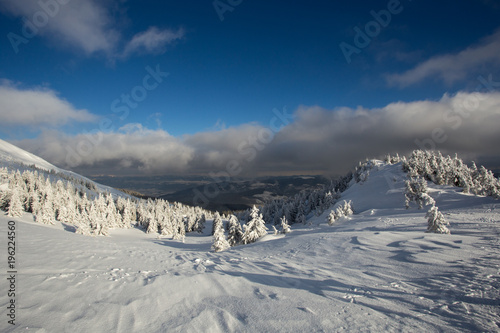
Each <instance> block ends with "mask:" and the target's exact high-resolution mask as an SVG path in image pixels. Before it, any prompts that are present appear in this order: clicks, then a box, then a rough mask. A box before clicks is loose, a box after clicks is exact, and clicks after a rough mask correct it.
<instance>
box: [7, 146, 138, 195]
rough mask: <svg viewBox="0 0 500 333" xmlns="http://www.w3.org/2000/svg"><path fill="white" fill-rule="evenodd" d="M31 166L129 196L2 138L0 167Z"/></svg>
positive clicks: (99, 190) (112, 192) (18, 168)
mask: <svg viewBox="0 0 500 333" xmlns="http://www.w3.org/2000/svg"><path fill="white" fill-rule="evenodd" d="M31 166H35V167H36V168H38V169H41V170H45V171H48V172H52V173H53V174H57V173H59V174H61V175H65V176H68V177H71V178H74V179H77V180H79V181H81V182H83V183H87V184H89V186H92V187H95V188H96V189H97V190H98V192H108V193H111V194H112V195H114V196H123V197H129V196H128V195H126V194H125V193H123V192H121V191H118V190H116V189H114V188H112V187H109V186H106V185H102V184H99V183H96V182H94V181H92V180H90V179H88V178H87V177H84V176H82V175H79V174H77V173H74V172H72V171H68V170H64V169H60V168H58V167H56V166H55V165H53V164H51V163H49V162H47V161H45V160H44V159H42V158H40V157H38V156H36V155H34V154H32V153H29V152H27V151H25V150H23V149H21V148H19V147H16V146H14V145H12V144H10V143H8V142H6V141H4V140H1V139H0V168H1V167H6V168H7V169H9V170H16V169H17V170H20V171H21V172H22V171H24V170H28V169H30V167H31ZM56 178H57V177H56Z"/></svg>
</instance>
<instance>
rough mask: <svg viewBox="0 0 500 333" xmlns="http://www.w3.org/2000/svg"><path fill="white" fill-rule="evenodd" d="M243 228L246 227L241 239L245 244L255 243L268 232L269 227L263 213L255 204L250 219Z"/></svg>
mask: <svg viewBox="0 0 500 333" xmlns="http://www.w3.org/2000/svg"><path fill="white" fill-rule="evenodd" d="M243 228H244V229H245V231H244V232H243V237H242V239H241V242H242V243H243V244H250V243H253V242H255V241H257V240H258V239H259V238H261V237H263V236H265V235H266V234H267V230H268V229H267V227H266V223H265V222H264V220H263V219H262V215H261V214H260V212H259V209H258V208H257V207H255V205H254V206H253V207H252V210H251V211H250V221H248V222H247V223H246V224H245V225H244V226H243Z"/></svg>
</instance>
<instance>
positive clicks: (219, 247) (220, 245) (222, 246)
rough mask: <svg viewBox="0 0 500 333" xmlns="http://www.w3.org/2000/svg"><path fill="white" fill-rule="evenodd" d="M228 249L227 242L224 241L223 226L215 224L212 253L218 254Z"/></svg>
mask: <svg viewBox="0 0 500 333" xmlns="http://www.w3.org/2000/svg"><path fill="white" fill-rule="evenodd" d="M230 247H231V246H230V245H229V242H228V241H227V239H226V234H225V233H224V226H223V224H222V223H221V224H216V225H215V230H214V235H213V243H212V249H213V250H214V252H220V251H224V250H226V249H228V248H230Z"/></svg>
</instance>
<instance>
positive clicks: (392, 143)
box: [15, 92, 500, 176]
mask: <svg viewBox="0 0 500 333" xmlns="http://www.w3.org/2000/svg"><path fill="white" fill-rule="evenodd" d="M270 118H271V116H270ZM271 127H272V128H275V127H274V123H273V122H272V121H270V123H269V124H263V125H260V124H245V125H241V126H238V127H230V128H225V129H221V130H217V131H211V132H202V133H197V134H194V135H186V136H183V137H173V136H171V135H169V134H168V133H167V132H165V131H163V130H154V131H153V130H149V129H146V128H143V127H142V126H141V125H134V124H130V125H128V126H126V127H123V128H121V129H120V130H118V131H116V132H109V133H102V132H97V131H96V132H95V133H93V134H92V135H83V134H82V135H77V136H67V135H64V134H61V133H57V132H45V133H44V134H43V135H41V136H40V137H39V138H37V139H36V140H24V141H19V142H15V144H18V145H20V146H21V147H22V148H25V149H27V150H29V151H31V152H34V153H36V154H39V155H40V156H41V157H43V158H45V159H47V160H48V161H49V162H51V163H53V164H56V165H59V166H61V167H66V168H72V169H73V170H76V171H84V173H85V174H98V173H99V174H102V173H106V174H194V173H196V174H200V173H203V174H208V173H210V172H212V173H215V174H220V173H221V172H222V173H224V172H226V171H228V170H231V171H234V172H233V173H234V176H255V175H269V174H309V173H321V174H330V175H339V174H344V173H345V172H346V171H348V170H349V169H351V168H352V167H353V166H354V165H355V163H357V162H358V161H360V160H363V159H365V158H367V157H368V158H376V157H383V155H384V154H385V153H395V152H399V153H402V154H407V153H409V152H411V151H412V150H414V149H431V148H435V149H439V150H441V151H442V152H444V153H447V154H454V153H455V152H456V153H459V154H460V155H461V156H462V157H463V158H469V159H475V160H476V162H478V163H481V162H482V161H483V160H484V161H488V163H490V165H489V167H498V166H500V146H499V145H498V142H500V131H498V128H500V93H496V92H495V93H466V92H460V93H457V94H455V95H452V96H450V95H447V94H445V95H444V96H443V97H442V98H441V99H440V100H437V101H428V100H424V101H415V102H410V103H404V102H396V103H391V104H389V105H387V106H385V107H383V108H375V109H367V108H363V107H358V108H356V109H351V108H337V109H334V110H326V109H324V108H321V107H317V106H315V107H305V106H303V107H300V108H299V109H298V110H296V112H295V113H294V120H293V121H292V122H290V123H289V124H288V125H286V126H283V127H281V129H280V130H279V131H276V132H274V131H272V130H271ZM74 154H76V157H75V155H74ZM78 156H79V157H78Z"/></svg>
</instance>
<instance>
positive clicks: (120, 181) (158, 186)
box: [92, 176, 329, 211]
mask: <svg viewBox="0 0 500 333" xmlns="http://www.w3.org/2000/svg"><path fill="white" fill-rule="evenodd" d="M92 180H94V181H96V182H98V183H101V184H106V185H108V186H111V187H114V188H119V189H127V190H133V191H136V192H139V193H141V194H143V195H144V196H147V197H156V198H162V199H165V200H168V201H171V202H173V201H176V202H181V203H184V204H187V205H198V206H203V207H204V208H206V209H210V210H218V211H226V210H243V209H247V208H250V207H252V205H255V204H257V205H259V204H263V203H264V202H266V201H268V200H270V199H276V198H280V197H284V196H287V197H288V196H293V195H295V194H297V193H299V192H300V191H302V190H308V189H316V188H320V187H322V186H323V185H326V184H328V183H329V179H327V178H325V177H323V176H280V177H262V178H257V179H252V180H249V179H234V180H232V181H229V182H226V181H225V182H216V181H215V180H214V179H212V178H209V177H202V176H186V177H179V176H149V177H145V176H131V177H124V176H120V177H113V176H96V177H92Z"/></svg>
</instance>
